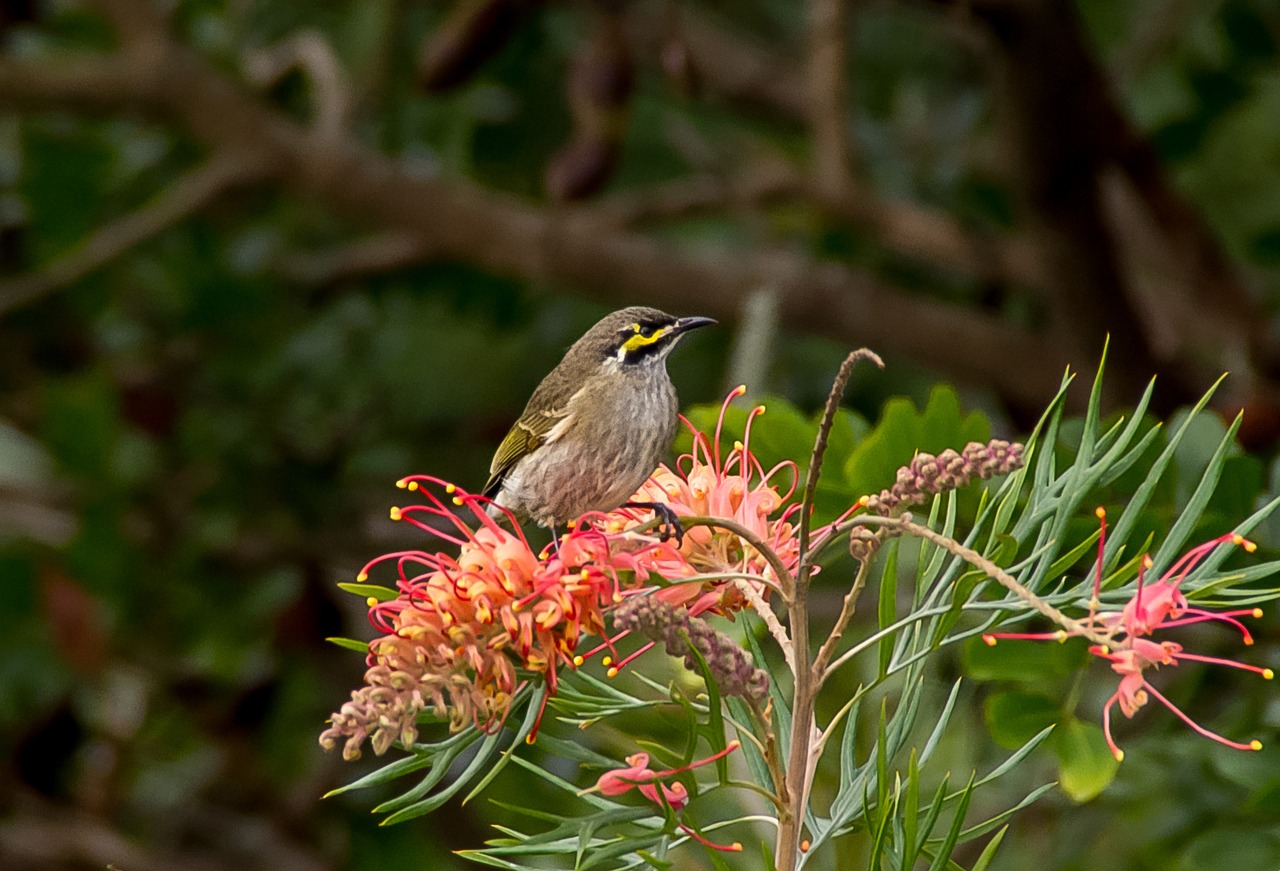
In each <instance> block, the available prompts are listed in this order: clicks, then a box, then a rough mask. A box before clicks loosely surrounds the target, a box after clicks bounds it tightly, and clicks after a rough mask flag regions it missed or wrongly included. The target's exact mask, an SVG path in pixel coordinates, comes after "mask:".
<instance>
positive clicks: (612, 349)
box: [583, 306, 715, 367]
mask: <svg viewBox="0 0 1280 871" xmlns="http://www.w3.org/2000/svg"><path fill="white" fill-rule="evenodd" d="M714 323H715V321H714V320H712V319H711V318H702V317H687V318H678V317H675V316H673V315H669V314H667V313H666V312H662V311H658V309H656V308H647V307H645V306H631V307H630V308H624V309H622V310H621V311H616V312H614V313H613V314H611V315H608V316H607V317H605V318H604V319H603V320H601V321H600V322H599V323H598V324H596V325H595V326H594V327H592V328H591V330H590V331H588V333H587V335H586V336H584V337H583V338H584V339H587V340H592V344H593V346H594V347H595V348H597V349H598V350H599V352H600V353H601V356H603V357H604V358H605V359H606V360H613V361H616V362H617V364H618V365H619V366H623V367H627V366H641V365H649V364H653V363H658V362H661V361H662V360H665V359H666V357H667V355H668V354H670V353H671V351H672V349H673V348H675V346H676V344H677V343H678V342H679V341H680V337H681V336H683V335H684V334H685V333H687V332H689V331H690V330H696V329H697V328H698V327H706V326H710V325H711V324H714Z"/></svg>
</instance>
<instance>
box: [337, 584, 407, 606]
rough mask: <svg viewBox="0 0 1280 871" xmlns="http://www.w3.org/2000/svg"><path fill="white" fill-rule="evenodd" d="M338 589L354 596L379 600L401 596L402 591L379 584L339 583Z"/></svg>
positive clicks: (383, 600)
mask: <svg viewBox="0 0 1280 871" xmlns="http://www.w3.org/2000/svg"><path fill="white" fill-rule="evenodd" d="M338 589H339V590H341V591H342V592H344V593H350V594H351V595H353V596H359V597H360V598H361V599H377V600H378V601H379V602H390V601H392V600H394V599H398V598H400V591H399V590H393V589H391V588H390V587H380V586H378V585H377V584H359V583H357V584H350V583H342V584H338Z"/></svg>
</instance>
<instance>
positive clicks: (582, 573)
mask: <svg viewBox="0 0 1280 871" xmlns="http://www.w3.org/2000/svg"><path fill="white" fill-rule="evenodd" d="M578 577H580V578H582V579H583V580H584V581H587V580H590V579H591V570H590V569H585V568H584V569H583V570H582V571H580V572H578Z"/></svg>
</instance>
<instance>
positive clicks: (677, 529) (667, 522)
mask: <svg viewBox="0 0 1280 871" xmlns="http://www.w3.org/2000/svg"><path fill="white" fill-rule="evenodd" d="M622 507H623V508H648V509H649V510H650V511H652V512H653V513H654V514H655V515H657V516H658V517H659V518H661V521H662V522H661V523H659V524H658V538H659V539H660V540H661V541H666V540H667V539H669V538H674V539H675V540H676V547H680V546H681V545H683V544H684V527H683V526H681V525H680V518H679V517H677V516H676V513H675V512H674V511H672V510H671V506H670V505H668V504H667V503H665V502H624V503H622Z"/></svg>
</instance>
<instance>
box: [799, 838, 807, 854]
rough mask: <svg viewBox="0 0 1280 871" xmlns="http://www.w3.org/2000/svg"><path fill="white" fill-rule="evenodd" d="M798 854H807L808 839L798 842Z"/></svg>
mask: <svg viewBox="0 0 1280 871" xmlns="http://www.w3.org/2000/svg"><path fill="white" fill-rule="evenodd" d="M800 852H801V853H808V852H809V839H808V838H805V839H804V840H803V841H801V842H800Z"/></svg>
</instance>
